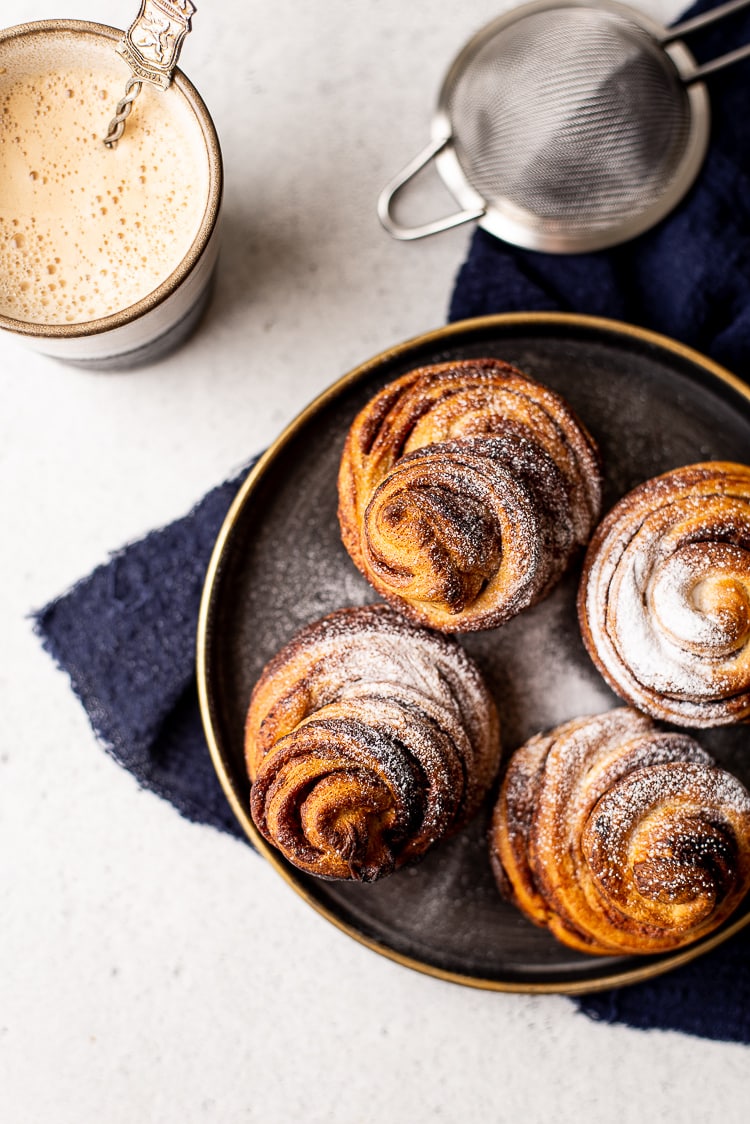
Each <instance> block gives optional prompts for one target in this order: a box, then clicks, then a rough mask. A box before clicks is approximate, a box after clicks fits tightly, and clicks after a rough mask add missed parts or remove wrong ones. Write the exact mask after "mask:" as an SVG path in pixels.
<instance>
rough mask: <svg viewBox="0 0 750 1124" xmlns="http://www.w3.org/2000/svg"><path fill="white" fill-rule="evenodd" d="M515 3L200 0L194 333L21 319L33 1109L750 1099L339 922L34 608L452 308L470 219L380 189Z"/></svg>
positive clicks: (14, 768)
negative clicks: (148, 341) (138, 353)
mask: <svg viewBox="0 0 750 1124" xmlns="http://www.w3.org/2000/svg"><path fill="white" fill-rule="evenodd" d="M502 6H503V5H502V3H501V2H498V3H494V2H490V0H464V2H463V3H461V4H454V5H450V6H448V5H442V4H435V3H430V2H428V0H407V2H406V3H405V2H404V0H377V3H375V2H374V0H370V2H369V3H367V2H366V3H362V2H361V0H359V2H355V0H326V3H323V0H315V2H313V3H302V2H301V0H275V2H274V3H273V4H261V3H254V4H247V3H244V2H240V0H212V2H211V3H208V2H204V3H203V4H202V5H200V11H199V13H198V15H197V16H196V18H195V31H194V34H193V36H192V37H191V39H190V40H188V42H187V44H186V47H185V50H184V54H183V64H184V69H185V70H186V71H187V73H188V74H189V76H190V77H191V78H192V79H193V81H194V82H195V83H196V85H197V86H198V87H199V89H200V90H201V92H202V94H203V96H204V98H205V99H206V101H207V103H208V105H209V106H210V108H211V110H212V112H213V114H214V116H215V119H216V123H217V126H218V129H219V133H220V135H221V138H222V142H223V147H224V154H225V159H226V165H227V192H226V242H225V250H224V256H223V261H222V263H221V277H220V283H219V286H218V292H217V298H216V300H215V302H214V305H213V307H212V309H211V311H210V313H209V315H208V317H207V319H206V321H205V323H204V324H203V326H202V328H201V329H200V332H199V334H198V335H197V336H196V337H195V338H194V339H193V340H192V341H191V342H190V343H189V344H188V346H187V347H186V348H183V349H182V350H181V351H180V352H179V353H177V354H176V355H175V356H173V357H172V358H170V359H168V360H167V361H165V362H163V363H161V364H159V365H158V366H154V367H153V368H147V369H145V370H142V371H139V372H138V373H135V374H129V375H93V374H87V373H81V372H77V371H74V370H69V369H66V368H64V367H60V366H57V365H56V364H55V363H54V362H52V361H51V360H45V359H42V358H37V357H33V356H30V355H28V354H27V353H26V352H25V351H22V350H20V349H19V347H18V345H17V344H15V343H14V342H13V341H12V340H9V339H6V338H3V339H2V340H0V393H1V394H2V403H3V405H2V410H0V458H1V459H2V491H1V493H0V495H1V497H2V522H3V547H2V557H3V562H2V566H3V570H2V576H3V582H2V588H1V589H0V598H1V599H2V607H1V610H0V612H1V617H0V619H1V620H2V637H3V642H2V646H1V648H0V682H1V683H2V698H3V710H2V713H3V724H2V725H3V733H2V739H1V744H0V895H1V896H0V908H1V911H2V922H1V923H0V965H2V968H1V969H0V1119H2V1120H3V1121H7V1122H8V1124H16V1122H18V1124H27V1122H29V1124H31V1122H34V1124H36V1122H40V1124H69V1122H70V1124H89V1122H99V1121H101V1122H106V1124H121V1122H122V1124H132V1122H134V1121H139V1122H140V1121H149V1122H150V1121H154V1122H159V1124H171V1122H180V1124H190V1122H192V1121H203V1120H215V1121H221V1122H229V1121H231V1122H235V1121H255V1120H263V1122H264V1124H276V1122H279V1124H282V1122H283V1124H287V1122H292V1124H296V1122H297V1121H299V1122H303V1121H304V1122H305V1124H314V1122H318V1121H319V1122H321V1124H350V1122H369V1121H379V1120H389V1121H391V1122H393V1124H401V1122H402V1121H403V1122H407V1121H408V1122H416V1124H421V1122H422V1121H431V1120H440V1119H445V1120H454V1121H462V1122H466V1121H469V1122H470V1121H483V1120H493V1121H496V1120H497V1121H499V1120H502V1121H514V1122H515V1121H523V1120H528V1121H542V1120H544V1121H546V1120H549V1119H554V1120H557V1121H562V1122H565V1121H573V1120H576V1121H586V1120H592V1121H593V1120H597V1121H605V1122H609V1121H612V1122H615V1121H618V1122H622V1124H630V1122H631V1121H632V1122H636V1121H642V1120H644V1121H648V1122H649V1124H650V1122H653V1121H662V1120H664V1121H667V1120H669V1121H671V1120H689V1121H691V1124H693V1122H697V1121H707V1122H708V1121H711V1122H714V1121H722V1124H734V1122H735V1121H736V1122H739V1121H740V1120H743V1121H744V1120H745V1119H746V1103H743V1101H745V1102H746V1094H747V1090H748V1078H747V1074H748V1053H747V1050H745V1049H743V1048H741V1047H737V1046H730V1045H719V1044H715V1043H709V1042H704V1041H701V1040H696V1039H692V1038H688V1037H682V1036H680V1035H676V1034H662V1033H651V1034H643V1033H639V1032H636V1031H630V1030H626V1029H619V1028H609V1027H605V1026H599V1025H596V1024H593V1023H591V1022H589V1021H588V1020H587V1019H585V1018H584V1017H582V1016H580V1015H578V1014H576V1012H575V1009H574V1007H573V1005H572V1004H571V1003H570V1002H569V1001H568V1000H566V999H563V998H530V997H526V996H503V995H495V994H491V993H483V992H477V991H472V990H464V989H461V988H458V987H456V986H452V985H449V984H444V983H441V982H438V981H436V980H432V979H429V978H427V977H422V976H420V975H418V974H416V973H412V972H410V971H408V970H406V969H403V968H401V967H398V966H397V965H395V964H392V963H390V962H389V961H387V960H384V959H381V958H380V957H378V956H375V955H374V954H372V953H370V952H368V951H367V950H366V949H364V948H362V947H360V946H359V945H358V944H356V943H355V942H353V941H351V940H349V939H348V938H346V937H345V936H343V935H341V934H340V933H339V932H338V931H336V930H334V929H332V928H331V927H330V926H329V925H328V924H327V923H326V922H324V921H323V920H321V919H320V918H318V917H317V916H315V915H313V914H312V913H310V912H309V911H308V909H307V907H306V906H305V905H304V904H303V903H302V901H301V900H299V899H298V898H297V897H296V896H295V895H294V894H293V893H292V892H291V890H289V889H288V888H287V887H286V886H285V885H284V884H282V882H281V881H280V880H279V879H278V877H277V876H276V875H275V874H274V873H273V871H272V870H270V869H269V868H267V867H266V866H264V865H263V863H262V862H261V861H259V860H258V859H257V858H255V857H254V856H253V855H252V854H251V853H250V852H249V851H248V849H247V848H246V847H245V846H244V845H242V844H240V843H237V842H234V841H232V840H230V839H227V838H224V837H222V836H220V835H219V834H217V833H215V832H213V831H211V830H209V829H202V828H198V827H194V826H191V825H190V824H188V823H185V822H184V821H182V820H181V819H180V818H179V817H178V816H177V815H176V814H175V813H174V812H173V811H172V810H171V809H170V808H169V807H168V806H167V805H164V804H162V803H161V802H160V801H159V800H158V799H157V798H156V797H153V796H150V795H147V794H143V793H141V792H139V791H138V790H137V788H136V786H135V784H134V782H133V781H132V780H131V779H130V777H129V776H128V775H126V774H125V773H123V772H122V771H121V770H120V769H119V768H118V767H117V766H116V765H114V764H113V763H112V762H111V761H110V760H109V759H108V758H107V757H106V756H105V754H104V753H103V752H102V750H101V749H100V748H99V746H98V745H97V743H96V741H95V740H94V737H93V735H92V733H91V731H90V729H89V727H88V724H87V722H86V719H85V717H84V715H83V712H82V710H81V709H80V707H79V705H78V703H77V702H76V701H75V699H74V698H73V696H72V694H71V692H70V690H69V688H68V685H67V682H66V680H65V677H64V676H62V675H61V674H60V673H59V672H57V671H56V670H55V669H54V667H53V666H52V664H51V662H50V660H49V659H48V658H47V656H45V655H44V654H43V652H42V651H41V649H40V647H39V645H38V643H37V642H36V640H35V639H34V638H33V636H32V634H31V629H30V625H29V622H28V619H27V618H26V614H27V612H28V611H29V610H30V609H32V608H33V607H39V606H41V605H42V604H43V603H44V602H45V601H47V600H48V599H49V598H50V597H52V596H54V595H55V594H57V593H59V592H60V591H62V590H63V589H64V588H65V587H66V586H68V585H69V584H70V583H71V582H73V581H74V580H76V579H77V578H78V577H80V576H81V575H83V574H85V573H87V572H88V571H89V570H90V569H91V568H92V567H93V566H94V565H95V564H96V563H98V562H100V561H102V560H103V559H104V558H105V557H106V555H107V553H108V551H109V550H111V549H113V548H115V547H117V546H119V545H120V544H122V543H123V542H125V541H126V540H128V539H132V538H136V537H138V536H140V535H142V534H143V533H144V532H146V531H147V530H149V529H150V528H152V527H154V526H156V525H158V524H160V523H163V522H166V521H168V520H170V519H172V518H174V517H175V516H177V515H178V514H181V513H182V512H183V511H184V510H186V509H187V508H189V507H190V505H191V504H192V503H193V502H194V501H195V500H196V499H197V498H198V497H199V496H200V495H202V494H203V493H204V492H205V491H206V490H207V489H208V488H209V487H210V486H211V485H213V484H214V483H216V482H217V481H219V480H221V479H223V478H224V477H226V476H227V475H228V474H229V473H230V472H231V471H232V469H233V468H234V467H235V466H237V465H238V464H239V463H241V462H243V461H244V460H245V459H246V458H247V457H248V455H249V454H250V453H252V452H253V451H254V450H256V449H258V448H260V447H261V446H262V445H264V444H265V443H266V442H267V441H268V440H269V439H270V438H272V437H273V436H274V435H275V434H276V433H277V431H278V430H279V428H280V427H281V426H282V424H284V423H285V422H286V421H288V420H289V419H290V418H291V417H292V416H293V415H294V414H295V413H297V412H298V410H299V409H300V408H301V407H302V406H303V405H305V404H306V403H307V402H308V401H309V400H310V399H311V398H312V397H313V396H314V395H315V394H317V393H318V392H319V391H320V390H322V389H323V388H324V387H325V386H326V385H327V384H328V383H329V382H331V381H332V380H333V379H334V378H336V377H337V376H338V375H340V374H341V373H343V372H344V371H346V370H347V369H349V368H350V367H351V366H353V365H354V364H355V363H357V362H359V361H360V360H362V359H364V358H366V357H367V356H368V355H370V354H371V353H373V352H376V351H379V350H381V349H382V348H384V347H387V346H388V345H390V344H391V343H394V342H396V341H398V340H401V339H403V338H405V337H408V336H410V335H414V334H416V333H418V332H420V331H422V330H423V329H428V328H431V327H434V326H437V325H438V324H439V323H441V322H442V321H443V319H444V317H445V312H446V308H447V302H448V298H449V294H450V290H451V287H452V283H453V279H454V275H455V271H456V269H457V267H458V266H459V264H460V262H461V259H462V257H463V254H464V252H465V248H466V244H467V239H468V233H467V232H466V231H460V230H459V231H454V232H452V233H450V234H446V235H442V236H440V237H439V238H435V239H433V240H431V241H427V242H423V243H420V244H415V245H401V244H398V243H395V242H393V241H391V240H390V239H389V238H388V237H387V236H386V235H385V234H384V233H383V232H382V231H381V229H380V227H379V225H378V223H377V220H376V218H375V215H374V201H375V197H376V195H377V192H378V190H379V188H380V187H381V186H382V184H383V183H384V182H385V181H386V180H387V179H388V178H389V177H390V175H391V174H392V173H393V172H394V171H395V170H396V169H397V168H399V167H400V166H401V165H402V164H403V163H405V161H406V160H407V159H408V158H410V157H411V156H412V155H413V154H414V153H415V152H416V151H417V150H418V149H419V148H420V147H421V146H422V144H423V142H424V140H425V139H426V137H427V128H428V121H429V115H430V110H431V106H432V104H433V101H434V98H435V94H436V92H437V89H438V87H439V84H440V79H441V75H442V73H443V71H444V69H445V67H446V65H447V64H448V62H449V61H450V59H451V58H452V56H453V55H454V54H455V52H456V50H457V48H458V47H459V46H460V45H461V44H462V43H463V41H464V40H465V39H466V37H467V36H468V35H469V34H471V33H472V32H473V31H474V30H476V29H477V28H478V27H479V26H481V25H482V24H483V23H485V22H486V21H487V20H488V19H490V18H492V17H493V16H494V15H495V14H497V12H498V11H499V10H501V8H502ZM505 6H507V5H505ZM643 6H644V7H648V9H649V10H650V11H652V12H654V13H656V14H658V15H660V16H662V17H665V18H666V17H668V16H670V15H672V14H673V13H675V12H676V10H677V4H676V3H674V0H660V2H659V3H657V2H656V0H651V2H650V3H649V4H648V5H646V4H644V5H643ZM135 8H136V4H135V0H128V2H127V3H126V2H125V0H110V2H109V3H108V4H106V5H102V4H101V3H100V2H98V0H70V2H69V3H66V4H65V5H64V6H63V5H60V4H59V3H57V4H54V3H50V2H49V0H46V2H42V0H3V5H2V17H1V18H2V20H3V22H4V23H5V24H11V23H16V22H20V21H22V20H30V19H41V18H45V17H50V16H68V17H80V18H92V19H100V20H105V21H107V22H110V23H114V24H118V25H120V26H123V25H125V24H127V23H129V22H130V20H131V18H132V16H133V14H134V12H135ZM435 200H436V205H437V206H439V205H442V202H443V196H442V192H440V191H439V192H437V193H436V195H435Z"/></svg>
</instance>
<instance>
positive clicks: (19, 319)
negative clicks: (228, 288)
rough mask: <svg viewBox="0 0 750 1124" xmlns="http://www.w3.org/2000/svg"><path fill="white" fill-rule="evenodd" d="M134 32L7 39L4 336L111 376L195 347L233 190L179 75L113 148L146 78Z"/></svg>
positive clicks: (1, 225) (199, 106)
mask: <svg viewBox="0 0 750 1124" xmlns="http://www.w3.org/2000/svg"><path fill="white" fill-rule="evenodd" d="M122 38H123V35H122V32H120V31H117V30H116V29H115V28H112V27H108V26H105V25H103V24H98V23H89V22H84V21H78V20H45V21H40V22H38V23H28V24H21V25H18V26H16V27H11V28H9V29H7V30H5V31H0V120H1V121H2V126H3V134H4V136H3V144H2V146H0V328H3V329H4V330H5V331H7V332H11V333H13V334H14V335H16V336H17V337H18V338H19V339H20V340H22V341H23V342H24V343H26V344H28V345H29V346H31V347H32V348H33V349H35V350H37V351H41V352H43V353H44V354H47V355H50V356H53V357H54V358H56V359H60V360H63V361H65V362H68V363H73V364H76V365H78V366H86V367H95V368H100V369H107V368H116V367H127V366H133V365H136V364H140V363H146V362H151V361H153V360H154V359H156V358H158V357H160V356H161V355H163V354H165V353H166V352H167V351H170V350H172V349H173V348H174V347H176V346H177V345H178V344H180V343H181V342H183V340H185V339H186V337H187V336H188V335H189V334H190V332H191V331H192V329H193V328H194V327H195V326H196V324H197V322H198V320H199V319H200V316H201V313H202V312H203V310H204V308H205V306H206V304H207V302H208V299H209V295H210V290H211V281H212V278H213V274H214V270H215V266H216V259H217V253H218V227H219V215H220V209H221V197H222V187H223V169H222V159H221V150H220V147H219V141H218V137H217V135H216V129H215V127H214V124H213V122H212V120H211V117H210V115H209V113H208V110H207V109H206V106H205V105H204V103H203V101H202V99H201V97H200V95H199V94H198V92H197V90H196V89H195V87H194V86H193V85H192V84H191V83H190V82H189V81H188V79H187V78H186V77H185V75H184V74H182V72H181V71H179V70H176V71H175V73H174V76H173V81H172V83H171V85H170V86H169V88H168V89H166V90H159V89H157V88H156V87H154V86H152V85H150V84H149V83H143V88H142V90H141V92H140V94H139V96H138V99H137V102H136V103H135V105H134V107H133V110H132V113H131V115H130V117H129V118H128V122H127V126H126V129H125V133H124V135H123V137H122V139H121V140H120V141H119V142H118V143H117V145H116V146H115V147H114V148H110V149H108V148H107V147H105V145H104V143H103V137H104V135H105V133H106V131H107V125H108V122H109V121H110V119H111V117H112V115H113V113H114V108H115V106H116V104H117V102H118V101H119V100H120V98H121V97H122V94H123V91H124V88H125V84H126V82H127V81H128V79H129V78H130V77H131V71H130V68H129V67H128V65H127V63H126V62H125V61H124V60H123V59H122V58H120V57H119V55H118V54H117V53H116V51H115V48H116V46H117V45H118V44H119V43H121V41H122Z"/></svg>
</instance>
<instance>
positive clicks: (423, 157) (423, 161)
mask: <svg viewBox="0 0 750 1124" xmlns="http://www.w3.org/2000/svg"><path fill="white" fill-rule="evenodd" d="M748 2H750V0H748ZM450 140H451V137H439V138H438V139H437V140H433V141H430V143H429V144H428V145H427V147H426V148H424V149H423V150H422V151H421V152H420V153H419V155H418V156H415V157H414V159H413V160H411V161H410V162H409V163H408V164H407V165H406V167H405V168H402V169H401V171H400V172H398V173H397V175H395V176H394V177H393V179H392V180H391V181H390V183H388V184H387V185H386V186H385V187H384V188H383V190H382V192H381V193H380V198H379V199H378V218H379V219H380V221H381V223H382V224H383V226H384V227H385V229H386V230H387V231H388V233H389V234H390V235H392V236H393V237H394V238H398V239H399V240H400V241H402V242H408V241H411V240H413V239H416V238H426V237H427V236H428V235H430V234H439V233H440V231H442V230H451V229H452V227H454V226H461V225H462V223H465V222H473V221H474V220H475V219H479V218H481V217H482V215H483V214H484V213H485V208H484V207H475V208H473V209H471V210H463V211H456V212H455V213H454V214H452V215H446V216H445V217H444V218H442V219H435V220H434V221H433V222H427V223H423V224H422V225H421V226H403V225H402V224H401V223H399V222H397V220H396V219H395V218H394V217H393V214H392V210H391V208H392V204H393V202H394V201H395V198H396V196H397V195H398V193H399V192H400V191H401V188H402V187H404V186H405V185H406V184H407V183H408V182H409V180H411V179H413V178H414V176H415V175H416V174H417V172H420V171H421V170H422V168H424V167H425V166H426V165H427V164H429V162H430V160H433V159H434V158H435V157H436V156H437V155H438V153H439V152H442V150H443V149H444V148H445V146H446V145H447V144H448V143H449V142H450Z"/></svg>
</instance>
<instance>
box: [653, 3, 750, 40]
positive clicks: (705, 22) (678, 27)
mask: <svg viewBox="0 0 750 1124" xmlns="http://www.w3.org/2000/svg"><path fill="white" fill-rule="evenodd" d="M748 4H750V0H727V2H726V3H725V4H719V5H718V7H716V8H711V9H709V11H707V12H703V13H702V14H701V15H699V16H694V17H693V18H692V19H690V20H683V21H682V23H675V24H673V25H672V27H668V28H667V30H666V33H665V34H664V35H662V36H661V38H660V42H661V43H662V44H664V43H671V42H672V41H673V40H674V39H681V38H682V36H683V35H689V34H690V33H691V31H699V30H700V28H702V27H708V26H709V24H712V23H717V21H718V20H723V19H724V17H725V16H731V14H732V12H741V11H742V9H743V8H746V7H747V6H748Z"/></svg>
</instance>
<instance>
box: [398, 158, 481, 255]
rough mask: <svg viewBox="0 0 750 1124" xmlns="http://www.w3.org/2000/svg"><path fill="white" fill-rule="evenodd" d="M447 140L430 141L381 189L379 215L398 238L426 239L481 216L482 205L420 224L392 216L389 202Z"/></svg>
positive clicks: (403, 240) (402, 239) (406, 239)
mask: <svg viewBox="0 0 750 1124" xmlns="http://www.w3.org/2000/svg"><path fill="white" fill-rule="evenodd" d="M450 139H451V138H450V137H441V138H439V139H438V140H434V141H430V143H429V144H428V145H427V147H426V148H425V149H423V150H422V152H420V153H419V155H418V156H415V157H414V159H413V160H411V161H410V162H409V163H408V164H407V165H406V167H405V168H402V169H401V171H400V172H399V173H398V175H396V176H394V177H393V179H392V180H391V181H390V183H389V184H387V185H386V186H385V187H384V188H383V190H382V191H381V193H380V198H379V199H378V218H379V219H380V221H381V223H382V224H383V226H384V227H385V229H386V230H387V231H388V233H389V234H391V235H392V236H393V237H394V238H398V239H399V241H402V242H409V241H411V240H413V239H415V238H426V237H427V236H428V235H429V234H439V233H440V231H442V230H450V229H451V228H452V227H454V226H461V224H462V223H465V222H473V220H474V219H480V218H481V217H482V215H483V214H484V207H477V208H475V209H473V210H470V211H456V212H455V213H454V214H452V215H446V216H445V217H444V218H442V219H436V220H435V221H434V222H427V223H423V224H422V225H421V226H402V224H401V223H399V222H397V221H396V219H395V218H394V217H393V213H392V205H393V202H394V200H395V198H396V196H397V195H398V194H399V192H400V191H401V189H402V188H403V187H404V186H405V185H406V184H407V183H408V182H409V180H411V179H413V178H414V176H415V175H416V174H417V172H419V171H421V170H422V168H424V167H425V165H426V164H429V162H430V160H433V159H434V158H435V157H436V156H437V154H438V153H439V152H441V151H442V149H444V148H445V146H446V144H448V142H449V140H450Z"/></svg>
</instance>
